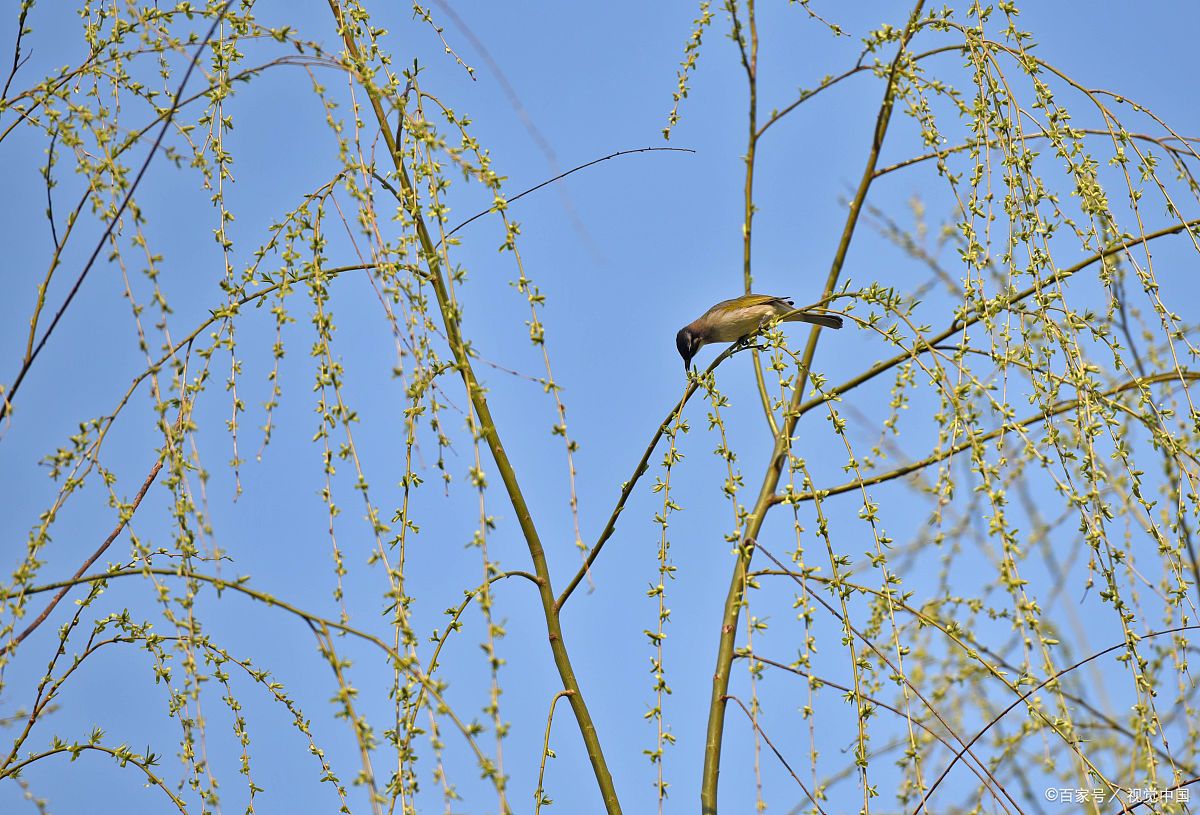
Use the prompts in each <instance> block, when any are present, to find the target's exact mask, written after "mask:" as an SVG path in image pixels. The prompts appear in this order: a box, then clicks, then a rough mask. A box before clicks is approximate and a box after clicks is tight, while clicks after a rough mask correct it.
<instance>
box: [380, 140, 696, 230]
mask: <svg viewBox="0 0 1200 815" xmlns="http://www.w3.org/2000/svg"><path fill="white" fill-rule="evenodd" d="M663 151H666V152H671V153H695V152H696V151H695V150H693V149H691V148H690V147H638V148H636V149H634V150H618V151H617V152H615V153H609V154H608V155H607V156H603V157H601V158H598V159H593V160H592V161H589V162H588V163H587V164H580V165H579V166H578V167H572V168H571V169H570V170H567V171H566V172H565V173H559V174H558V175H556V176H554V178H551V179H549V180H547V181H543V182H542V183H541V184H535V185H534V186H532V187H530V188H529V189H527V190H525V191H523V192H519V193H517V194H516V195H514V196H513V197H512V198H508V199H506V200H505V203H506V204H511V203H512V202H513V201H516V200H517V199H518V198H524V197H525V196H526V195H529V193H531V192H536V191H538V190H540V189H541V188H542V187H545V186H547V185H549V184H553V183H554V182H555V181H561V180H562V179H564V178H566V177H567V176H569V175H570V174H571V173H577V172H579V171H580V170H583V169H586V168H588V167H591V166H592V165H593V164H599V163H600V162H602V161H608V160H609V159H610V158H617V157H618V156H628V155H632V154H633V153H659V152H663ZM375 177H376V178H379V176H375ZM380 180H381V181H382V180H383V179H380ZM384 183H385V184H386V183H387V182H384ZM393 192H394V190H393ZM492 211H493V210H492V209H491V208H488V209H485V210H483V212H477V213H475V214H474V215H472V216H471V217H470V218H468V219H467V220H465V221H463V222H462V223H461V224H459V225H458V226H456V227H454V228H453V229H451V230H450V231H449V232H447V233H446V237H447V238H448V237H450V236H451V235H453V234H454V233H455V232H457V231H458V230H460V229H462V228H463V227H464V226H466V225H467V224H469V223H471V222H472V221H476V220H478V219H480V218H482V217H483V216H484V215H487V214H488V213H489V212H492Z"/></svg>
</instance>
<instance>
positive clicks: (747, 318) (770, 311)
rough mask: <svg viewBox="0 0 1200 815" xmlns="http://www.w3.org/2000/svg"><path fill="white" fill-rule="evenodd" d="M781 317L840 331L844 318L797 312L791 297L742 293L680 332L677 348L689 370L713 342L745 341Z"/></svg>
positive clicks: (698, 318) (677, 336) (810, 312)
mask: <svg viewBox="0 0 1200 815" xmlns="http://www.w3.org/2000/svg"><path fill="white" fill-rule="evenodd" d="M780 317H782V318H783V319H784V321H785V322H802V323H812V324H813V325H820V326H824V327H825V328H841V327H842V318H841V317H838V316H837V315H835V314H823V313H817V312H812V311H796V308H795V304H794V303H793V302H792V300H791V298H790V297H774V296H772V295H769V294H743V295H742V296H741V297H734V298H733V299H732V300H722V301H721V302H719V303H717V304H716V305H715V306H713V307H712V308H710V309H709V310H708V311H706V312H704V313H703V314H701V315H700V316H699V317H697V318H696V319H695V320H692V321H691V322H690V323H688V324H687V325H685V326H684V327H683V328H681V329H679V333H678V334H676V335H675V347H676V348H678V349H679V356H681V357H683V369H684V370H685V371H686V370H687V369H688V367H689V366H690V365H691V363H692V357H694V356H696V352H697V351H699V350H700V348H701V347H702V346H704V345H707V344H708V343H710V342H737V341H739V340H744V339H746V338H747V337H749V336H750V335H751V334H753V333H754V332H755V331H757V330H758V329H760V328H762V326H763V325H765V324H766V323H769V322H770V321H771V320H774V319H776V318H780Z"/></svg>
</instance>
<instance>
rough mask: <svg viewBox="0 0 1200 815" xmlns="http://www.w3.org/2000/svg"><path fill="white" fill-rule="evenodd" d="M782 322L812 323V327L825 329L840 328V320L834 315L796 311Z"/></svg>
mask: <svg viewBox="0 0 1200 815" xmlns="http://www.w3.org/2000/svg"><path fill="white" fill-rule="evenodd" d="M784 321H785V322H789V323H812V324H813V325H822V326H825V327H826V328H841V327H842V318H841V317H838V316H837V315H836V314H816V313H814V312H811V311H797V312H796V313H795V314H793V315H791V316H790V317H785V318H784Z"/></svg>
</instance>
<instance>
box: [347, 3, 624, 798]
mask: <svg viewBox="0 0 1200 815" xmlns="http://www.w3.org/2000/svg"><path fill="white" fill-rule="evenodd" d="M329 8H330V10H331V11H332V13H333V17H334V20H335V22H336V23H337V26H338V34H339V35H340V36H341V38H342V41H343V42H344V43H345V46H346V51H345V53H346V56H347V59H348V60H349V62H350V63H351V64H352V65H353V66H355V67H356V68H358V69H359V70H358V74H359V80H360V82H361V84H362V85H363V87H364V89H365V90H366V93H367V97H368V99H369V100H370V104H371V108H372V111H373V112H374V114H375V118H376V122H377V124H378V126H379V129H380V132H381V133H382V135H383V137H384V140H385V141H386V142H387V147H388V151H389V153H390V154H391V159H392V162H393V164H394V165H395V171H396V176H397V178H398V180H399V182H400V190H399V192H400V196H399V197H398V201H399V203H400V205H401V206H402V207H403V208H404V210H405V211H406V213H407V214H408V217H409V218H410V219H411V222H412V224H413V226H414V227H415V229H416V233H417V238H418V240H419V242H420V246H421V255H422V260H423V262H424V264H425V267H426V269H427V272H428V274H427V279H428V280H429V282H430V284H431V285H432V287H433V291H434V295H435V296H436V298H437V305H438V310H439V311H440V313H441V316H442V324H443V328H444V329H445V332H446V339H447V341H448V342H449V344H450V349H451V351H452V353H453V355H454V358H455V362H456V363H457V367H458V371H459V374H460V376H461V377H462V380H463V385H464V386H465V388H466V391H467V396H468V398H469V399H470V400H471V404H472V406H473V408H474V409H475V412H476V414H477V416H478V425H479V431H480V433H481V434H482V436H483V438H484V439H485V440H486V442H487V445H488V449H489V450H490V452H491V454H492V459H493V461H494V462H495V463H496V468H497V469H498V470H499V471H500V477H501V480H502V481H503V483H504V487H505V490H506V492H507V493H508V498H509V502H510V503H511V505H512V507H513V510H514V512H515V514H516V517H517V522H518V525H519V526H520V528H521V533H522V535H523V536H524V538H525V543H526V546H527V548H528V550H529V555H530V558H531V560H532V561H533V566H534V573H535V574H536V575H537V578H538V594H539V598H540V599H541V602H542V611H543V615H544V618H545V623H546V632H547V635H548V639H549V642H550V650H551V653H552V655H553V657H554V663H555V666H556V667H557V669H558V672H559V677H560V678H561V679H562V683H563V689H564V690H569V691H573V693H572V694H571V695H570V696H569V697H568V699H569V701H570V704H571V709H572V711H573V712H574V714H575V719H576V721H577V723H578V725H579V731H580V735H581V736H582V738H583V741H584V745H585V747H586V749H587V754H588V758H589V760H590V761H591V764H592V770H593V772H594V774H595V777H596V782H597V784H598V786H599V788H600V793H601V796H602V798H603V799H604V805H605V809H606V810H607V812H608V813H609V815H619V813H620V812H621V805H620V802H619V800H618V798H617V792H616V787H615V786H614V785H613V781H612V774H611V772H610V771H609V769H608V763H607V761H606V760H605V758H604V752H603V750H602V748H601V745H600V739H599V736H598V734H597V732H596V726H595V724H594V723H593V721H592V716H591V712H590V711H589V710H588V706H587V703H586V702H585V701H584V698H583V693H582V690H581V689H580V686H579V682H578V680H577V679H576V677H575V671H574V668H573V667H572V665H571V659H570V656H569V655H568V653H567V648H566V644H565V642H564V640H563V632H562V626H561V625H560V623H559V620H558V611H557V607H556V606H555V597H554V591H553V588H552V586H551V583H550V570H549V566H548V564H547V562H546V554H545V550H544V549H543V547H542V543H541V538H540V536H539V534H538V531H537V527H536V526H535V524H534V522H533V517H532V514H531V513H530V510H529V507H528V505H527V503H526V501H525V496H524V494H523V493H522V490H521V486H520V483H519V481H518V479H517V475H516V472H515V470H514V469H513V467H512V464H511V462H510V461H509V458H508V454H507V453H506V452H505V449H504V445H503V443H502V442H501V440H500V433H499V430H498V429H497V427H496V424H495V421H494V420H493V418H492V414H491V408H490V407H489V405H488V401H487V397H486V396H485V395H484V391H483V388H482V387H481V386H480V385H479V383H478V381H477V380H476V378H475V373H474V370H473V368H472V366H471V359H470V355H469V354H468V352H467V349H466V346H465V343H464V341H463V338H462V335H461V333H460V327H459V322H458V311H457V307H456V306H455V305H454V303H453V302H452V301H451V298H450V295H449V293H448V291H447V288H446V282H445V279H444V278H443V270H442V265H441V256H440V254H439V252H438V249H437V245H436V244H435V242H434V240H433V238H432V236H431V234H430V231H429V229H428V227H427V225H426V222H425V215H424V212H423V211H422V209H421V206H420V205H419V202H418V196H417V191H416V189H415V187H414V186H413V184H412V181H411V180H410V178H409V174H408V168H407V166H406V164H405V161H404V156H403V154H402V153H401V149H400V144H399V143H398V142H397V140H396V137H395V135H394V134H393V132H392V130H391V126H390V123H389V120H388V116H387V113H386V111H385V110H384V107H383V102H382V98H381V93H380V91H379V89H378V88H377V87H375V86H374V84H373V83H372V82H371V81H370V80H369V77H370V75H371V72H370V71H368V70H366V64H365V61H364V58H363V55H362V53H361V51H360V49H359V46H358V42H357V39H356V34H355V31H356V27H357V24H356V23H352V22H351V21H350V20H348V19H347V18H346V16H345V15H344V13H343V10H342V6H341V3H340V2H339V0H329Z"/></svg>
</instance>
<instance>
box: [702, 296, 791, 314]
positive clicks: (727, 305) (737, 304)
mask: <svg viewBox="0 0 1200 815" xmlns="http://www.w3.org/2000/svg"><path fill="white" fill-rule="evenodd" d="M755 306H775V307H776V308H781V309H782V310H784V311H791V309H792V300H791V298H790V297H776V296H774V295H772V294H743V295H742V296H741V297H734V298H731V299H729V300H722V301H721V302H719V303H717V304H716V305H715V306H713V307H712V308H710V309H709V312H710V313H711V312H715V311H722V312H724V311H730V310H732V309H741V308H754V307H755Z"/></svg>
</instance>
